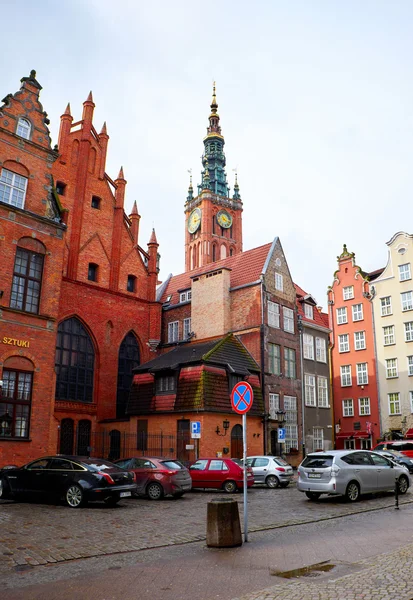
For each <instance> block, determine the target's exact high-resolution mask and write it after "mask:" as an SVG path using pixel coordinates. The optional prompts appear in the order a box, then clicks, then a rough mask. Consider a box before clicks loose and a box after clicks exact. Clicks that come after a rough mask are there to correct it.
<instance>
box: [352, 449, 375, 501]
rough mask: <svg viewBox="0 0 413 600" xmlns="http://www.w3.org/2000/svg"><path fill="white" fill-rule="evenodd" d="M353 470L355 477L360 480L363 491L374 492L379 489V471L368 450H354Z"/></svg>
mask: <svg viewBox="0 0 413 600" xmlns="http://www.w3.org/2000/svg"><path fill="white" fill-rule="evenodd" d="M350 456H351V457H352V458H353V470H354V474H355V478H356V479H357V480H358V481H359V482H360V486H361V489H360V491H361V493H362V494H364V493H366V492H374V491H375V490H376V489H377V473H376V468H375V466H374V464H373V463H372V462H371V460H370V456H369V455H368V454H367V452H354V454H351V455H350Z"/></svg>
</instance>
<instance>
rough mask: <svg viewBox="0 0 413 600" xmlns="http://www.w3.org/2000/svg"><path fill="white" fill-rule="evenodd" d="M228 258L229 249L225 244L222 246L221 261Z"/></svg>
mask: <svg viewBox="0 0 413 600" xmlns="http://www.w3.org/2000/svg"><path fill="white" fill-rule="evenodd" d="M226 257H227V247H226V246H225V244H222V246H221V259H222V258H226Z"/></svg>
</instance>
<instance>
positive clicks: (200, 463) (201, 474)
mask: <svg viewBox="0 0 413 600" xmlns="http://www.w3.org/2000/svg"><path fill="white" fill-rule="evenodd" d="M208 462H209V461H208V460H206V459H201V460H197V461H196V463H195V464H193V465H191V466H190V467H189V472H190V475H191V478H192V487H198V488H202V487H207V486H206V483H207V476H206V473H207V467H208Z"/></svg>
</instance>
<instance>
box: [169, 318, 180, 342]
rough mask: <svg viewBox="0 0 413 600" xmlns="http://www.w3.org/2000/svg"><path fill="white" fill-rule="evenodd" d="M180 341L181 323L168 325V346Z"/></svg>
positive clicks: (174, 322)
mask: <svg viewBox="0 0 413 600" xmlns="http://www.w3.org/2000/svg"><path fill="white" fill-rule="evenodd" d="M178 340H179V321H172V323H168V344H172V343H173V342H177V341H178Z"/></svg>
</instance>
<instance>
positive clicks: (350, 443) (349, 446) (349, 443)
mask: <svg viewBox="0 0 413 600" xmlns="http://www.w3.org/2000/svg"><path fill="white" fill-rule="evenodd" d="M344 448H345V449H346V450H355V448H356V442H355V440H344Z"/></svg>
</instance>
